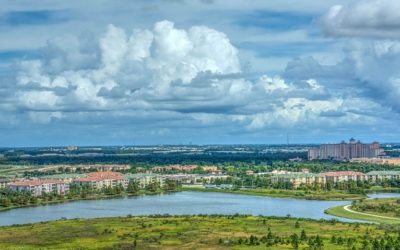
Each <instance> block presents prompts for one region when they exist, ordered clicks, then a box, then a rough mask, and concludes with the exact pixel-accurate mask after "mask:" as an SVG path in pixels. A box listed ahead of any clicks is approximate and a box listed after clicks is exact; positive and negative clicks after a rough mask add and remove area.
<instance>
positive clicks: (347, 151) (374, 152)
mask: <svg viewBox="0 0 400 250" xmlns="http://www.w3.org/2000/svg"><path fill="white" fill-rule="evenodd" d="M382 154H383V149H381V148H380V145H379V143H378V142H373V143H371V144H365V143H361V142H360V141H356V140H355V139H353V138H351V139H350V141H349V143H346V142H344V141H342V142H341V143H339V144H322V145H321V146H320V147H317V148H311V149H309V150H308V159H309V160H316V159H336V160H351V159H353V158H376V157H378V156H380V155H382Z"/></svg>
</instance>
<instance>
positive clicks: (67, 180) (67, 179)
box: [39, 174, 86, 183]
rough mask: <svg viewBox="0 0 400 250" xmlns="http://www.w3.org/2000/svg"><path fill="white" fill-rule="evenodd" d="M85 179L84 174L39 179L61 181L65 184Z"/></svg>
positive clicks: (47, 176) (54, 175)
mask: <svg viewBox="0 0 400 250" xmlns="http://www.w3.org/2000/svg"><path fill="white" fill-rule="evenodd" d="M83 177H86V175H85V174H53V175H43V176H40V177H39V179H44V180H46V179H55V180H61V181H64V182H65V183H71V182H73V181H74V180H76V179H79V178H83Z"/></svg>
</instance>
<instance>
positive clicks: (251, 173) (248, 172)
mask: <svg viewBox="0 0 400 250" xmlns="http://www.w3.org/2000/svg"><path fill="white" fill-rule="evenodd" d="M246 175H254V171H253V170H246Z"/></svg>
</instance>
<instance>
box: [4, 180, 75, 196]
mask: <svg viewBox="0 0 400 250" xmlns="http://www.w3.org/2000/svg"><path fill="white" fill-rule="evenodd" d="M8 188H10V189H11V190H14V191H20V192H29V193H31V194H32V196H35V197H37V196H42V195H44V194H50V193H53V194H57V195H65V194H67V193H68V191H69V184H68V183H65V182H64V181H61V180H54V179H47V180H30V179H29V180H20V181H14V182H11V183H9V184H8Z"/></svg>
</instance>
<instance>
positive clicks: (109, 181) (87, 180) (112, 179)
mask: <svg viewBox="0 0 400 250" xmlns="http://www.w3.org/2000/svg"><path fill="white" fill-rule="evenodd" d="M73 183H76V184H78V185H88V186H90V187H91V188H93V189H101V188H103V187H112V188H113V187H117V186H118V185H122V186H123V187H124V188H126V187H127V186H128V180H127V179H125V177H124V175H123V174H121V173H119V172H92V173H87V174H86V177H83V178H78V179H75V180H73Z"/></svg>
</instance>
